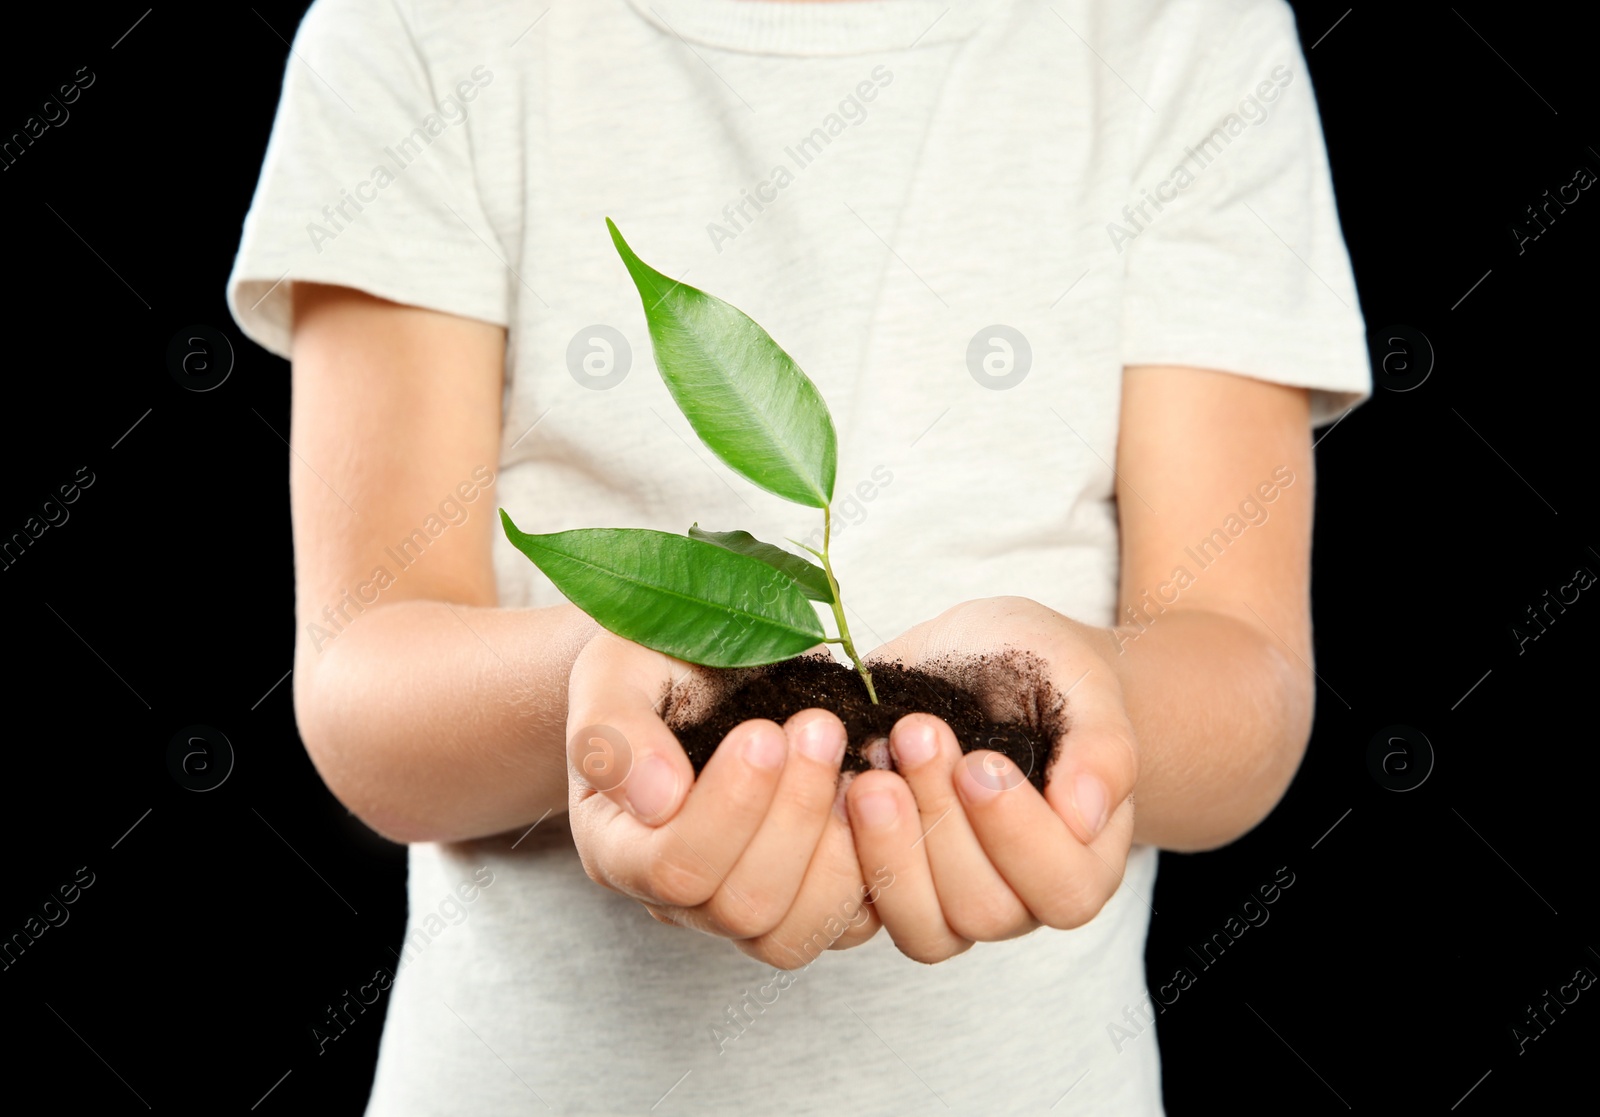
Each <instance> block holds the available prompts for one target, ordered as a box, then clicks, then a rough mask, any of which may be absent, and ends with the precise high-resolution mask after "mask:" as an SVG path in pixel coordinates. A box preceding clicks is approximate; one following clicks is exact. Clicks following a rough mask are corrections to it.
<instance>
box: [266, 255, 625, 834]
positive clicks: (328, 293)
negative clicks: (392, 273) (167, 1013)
mask: <svg viewBox="0 0 1600 1117" xmlns="http://www.w3.org/2000/svg"><path fill="white" fill-rule="evenodd" d="M504 352H505V331H504V330H502V329H501V328H499V327H496V326H491V325H488V324H486V323H482V322H474V321H470V320H467V319H463V318H457V317H454V316H452V315H447V314H439V313H436V312H433V311H427V310H421V309H418V308H415V307H406V306H399V305H397V304H394V303H389V302H385V301H383V300H381V299H376V298H373V297H371V296H368V295H364V294H361V293H358V292H355V291H351V290H348V289H344V288H337V287H324V286H319V285H315V284H305V283H299V284H296V285H295V330H294V349H293V366H294V391H293V411H292V420H291V421H292V435H291V441H292V447H293V453H292V455H291V458H290V497H291V504H292V510H293V525H294V542H295V611H296V617H297V625H296V632H295V659H294V666H295V673H294V700H295V714H296V717H297V719H298V721H299V725H300V733H301V736H302V738H303V739H304V740H305V744H306V749H307V751H308V752H309V753H310V754H311V759H312V761H313V762H314V763H315V764H316V767H317V771H318V772H319V773H320V774H321V776H322V778H323V780H324V781H325V782H326V783H327V785H328V787H329V789H330V790H332V791H333V793H334V794H335V795H336V796H338V797H339V799H340V801H341V802H343V803H344V804H345V805H346V806H347V807H349V808H350V809H351V810H352V811H353V812H354V813H355V814H356V815H358V816H359V817H360V818H361V819H362V820H363V821H365V822H366V823H367V824H368V825H370V826H372V827H373V828H374V829H376V830H377V831H378V832H379V833H382V834H384V835H386V836H388V837H390V838H393V839H394V840H396V841H405V842H414V841H450V840H458V839H465V838H471V837H477V836H481V835H485V834H491V833H497V832H500V831H504V830H508V829H510V828H512V827H515V826H518V825H524V826H525V825H528V824H530V823H531V822H533V820H535V819H537V818H539V817H540V816H541V815H542V814H544V813H545V812H546V811H552V810H563V809H565V807H566V801H567V766H566V746H565V724H566V709H567V678H568V675H569V673H570V671H571V668H572V663H573V661H574V659H575V658H576V656H577V654H578V652H579V651H580V650H581V649H582V648H583V646H584V644H585V643H586V642H587V641H588V639H589V637H590V636H591V635H592V634H593V633H594V632H595V631H596V630H595V627H594V625H593V623H592V622H591V621H589V620H588V618H587V617H585V616H584V615H583V614H582V613H580V612H578V611H577V610H576V609H574V608H572V607H571V606H559V607H554V608H549V609H500V608H497V607H496V605H495V601H496V593H495V583H494V569H493V564H492V562H491V558H490V555H491V550H490V546H491V541H492V538H493V535H492V533H493V532H495V531H497V530H498V529H499V521H498V518H497V516H496V514H495V499H494V490H493V486H492V483H490V484H484V483H482V479H483V478H485V477H490V478H492V476H493V474H494V472H495V471H496V468H497V465H498V462H499V447H500V392H501V383H502V378H503V370H504ZM475 472H476V477H475V476H474V474H475ZM463 486H465V487H464V488H463ZM466 493H471V494H472V498H471V500H470V502H469V501H467V500H465V499H464V494H466ZM449 502H453V503H449ZM441 506H442V508H441ZM463 514H464V516H465V518H464V519H463V518H462V516H463ZM430 516H431V517H435V518H436V519H435V521H434V523H433V524H431V525H429V524H428V520H429V517H430ZM440 525H444V526H443V530H442V531H440V530H439V528H440ZM429 527H432V528H433V530H434V531H437V532H439V533H438V534H437V536H436V537H431V538H430V537H429V536H428V528H429ZM418 529H422V531H423V535H424V538H425V539H426V546H425V547H423V546H421V545H420V544H414V545H413V550H412V551H410V552H407V554H405V555H400V554H399V552H398V550H397V548H398V547H399V545H400V544H401V542H402V541H404V540H406V539H407V538H409V537H411V535H412V533H413V532H415V531H417V530H418ZM419 550H420V551H421V552H422V553H421V557H420V558H415V557H413V555H414V553H415V552H416V551H419ZM401 558H404V559H405V560H406V561H407V562H408V563H409V565H406V566H402V565H401V562H400V561H399V560H400V559H401ZM380 569H381V570H383V571H384V572H386V574H387V575H388V576H389V577H388V578H377V577H375V574H376V573H377V571H378V570H380ZM374 599H375V600H374ZM363 601H365V603H363ZM324 609H327V610H328V612H326V613H325V612H324Z"/></svg>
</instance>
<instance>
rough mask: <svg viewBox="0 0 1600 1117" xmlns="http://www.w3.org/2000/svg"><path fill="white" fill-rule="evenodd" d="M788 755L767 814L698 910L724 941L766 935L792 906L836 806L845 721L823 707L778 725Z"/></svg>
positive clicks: (710, 930) (709, 929)
mask: <svg viewBox="0 0 1600 1117" xmlns="http://www.w3.org/2000/svg"><path fill="white" fill-rule="evenodd" d="M783 731H784V734H785V736H786V737H787V738H788V742H789V756H788V760H787V761H786V762H785V764H784V768H783V773H782V775H781V776H780V778H779V781H778V787H777V791H776V792H775V793H774V794H773V797H772V802H771V805H770V806H769V807H768V808H767V813H766V817H765V818H764V819H762V821H761V824H760V827H759V828H758V829H757V831H756V833H755V836H754V837H753V838H752V839H751V840H750V843H749V845H747V846H746V847H745V849H744V852H743V853H742V854H741V855H740V857H739V860H738V861H737V862H736V863H735V864H734V866H733V869H732V871H731V872H729V874H728V879H727V881H726V882H725V884H724V886H723V887H721V888H719V889H717V891H716V893H715V894H713V895H712V897H711V899H710V900H709V901H707V903H706V904H705V905H704V908H703V909H702V911H703V912H704V915H705V917H706V921H707V926H706V927H705V929H706V930H708V931H709V932H710V933H712V934H718V935H723V936H725V937H728V938H749V937H751V936H754V935H761V934H765V933H766V932H768V931H770V930H772V929H773V928H774V927H776V926H777V925H778V921H779V920H781V919H782V918H783V916H784V914H785V913H786V912H788V910H789V908H790V906H792V905H793V903H794V900H795V897H796V895H798V894H799V891H800V885H801V883H802V882H803V881H804V880H805V876H806V869H807V867H808V866H809V865H810V863H811V857H812V854H813V852H814V851H815V850H816V848H817V843H818V841H819V840H820V839H821V837H822V832H823V828H824V827H825V826H827V824H828V816H829V814H830V812H831V810H832V808H833V795H834V785H835V784H837V783H838V782H839V762H840V761H841V760H843V759H844V750H845V731H844V724H843V723H842V722H840V720H839V719H838V718H837V717H836V716H834V715H833V714H831V713H829V712H828V711H826V710H802V711H801V712H800V713H798V714H795V715H794V716H793V717H792V718H790V719H789V720H788V722H786V723H785V725H784V727H783Z"/></svg>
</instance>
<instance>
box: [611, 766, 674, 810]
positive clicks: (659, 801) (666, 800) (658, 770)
mask: <svg viewBox="0 0 1600 1117" xmlns="http://www.w3.org/2000/svg"><path fill="white" fill-rule="evenodd" d="M677 796H678V774H677V773H676V772H674V771H673V770H672V765H670V764H668V763H667V762H666V761H665V760H663V759H662V758H661V757H659V756H647V757H645V758H644V759H643V760H642V761H640V762H639V763H638V764H637V765H635V766H634V769H633V772H632V774H631V775H630V776H629V778H628V782H627V784H626V785H625V786H624V789H623V798H624V799H625V800H626V801H627V804H628V809H629V810H630V811H632V812H633V813H634V815H635V816H636V817H638V818H639V819H641V820H643V821H645V822H650V821H652V820H653V819H656V818H658V817H660V816H661V815H663V814H665V813H666V811H667V808H668V807H670V806H671V805H672V801H673V800H674V799H676V798H677Z"/></svg>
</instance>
